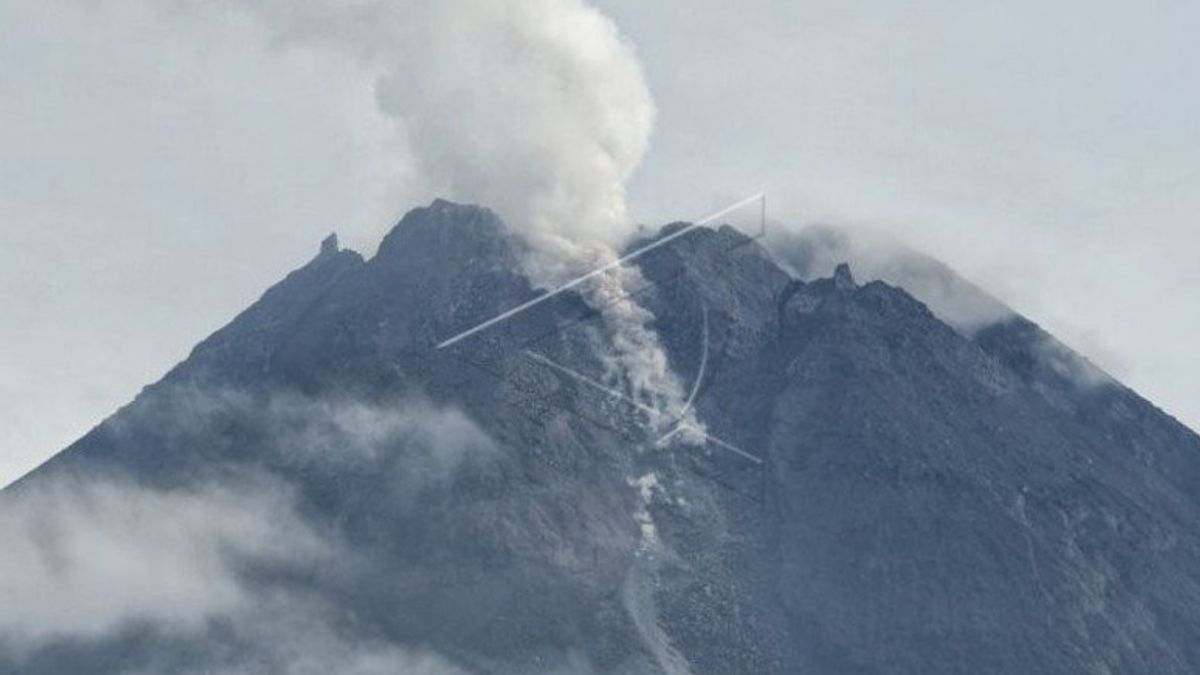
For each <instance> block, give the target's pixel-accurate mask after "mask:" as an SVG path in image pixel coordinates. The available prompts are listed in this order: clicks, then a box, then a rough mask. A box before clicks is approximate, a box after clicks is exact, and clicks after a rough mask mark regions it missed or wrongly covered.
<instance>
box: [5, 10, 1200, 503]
mask: <svg viewBox="0 0 1200 675" xmlns="http://www.w3.org/2000/svg"><path fill="white" fill-rule="evenodd" d="M197 4H198V3H189V2H183V1H179V2H174V3H170V4H169V5H167V7H168V9H166V10H164V9H163V6H162V3H148V2H137V1H135V0H113V1H111V2H104V3H94V2H86V1H84V0H50V1H48V2H44V3H28V2H20V1H19V0H0V102H2V103H0V148H3V152H2V153H0V346H2V347H3V349H0V484H3V483H6V482H8V481H9V480H11V479H13V478H15V477H17V476H18V475H20V474H21V473H24V472H25V471H26V470H28V469H29V468H31V467H32V466H33V465H35V464H36V463H38V462H39V461H41V460H42V459H44V458H46V457H48V456H49V455H50V454H52V453H53V452H55V451H57V450H58V449H61V448H62V447H63V446H65V445H66V444H67V443H69V442H70V441H72V440H74V439H75V438H76V437H78V436H79V435H80V434H81V433H83V432H84V431H86V430H87V429H88V428H89V427H90V426H91V425H93V424H94V423H96V422H98V421H99V420H100V419H101V418H102V417H103V416H105V415H107V414H108V413H110V412H112V411H113V410H114V409H116V408H117V407H118V406H119V405H121V404H123V403H125V402H127V401H128V400H130V399H131V398H132V397H133V396H134V395H135V394H136V392H137V391H138V389H139V387H140V386H141V385H143V384H145V383H147V382H150V381H153V380H155V379H157V378H158V377H159V376H160V375H161V374H162V373H163V372H164V371H165V370H166V369H167V368H169V367H170V366H171V365H172V364H173V363H174V362H176V361H178V360H179V359H181V358H183V357H184V356H185V355H186V353H187V351H188V349H189V348H190V347H191V346H192V345H193V344H194V343H195V342H197V341H198V340H199V339H200V338H201V337H203V336H204V335H206V334H208V333H209V332H211V331H212V330H214V329H215V328H217V327H218V326H220V325H221V324H223V323H224V322H225V321H227V320H228V319H229V318H230V317H232V316H233V314H234V313H236V312H237V311H238V310H240V309H242V308H243V307H245V306H246V305H247V304H249V302H251V301H252V300H253V299H254V298H255V297H257V296H258V294H259V293H261V291H262V290H263V289H264V288H265V287H266V286H267V285H269V284H270V283H272V282H274V281H276V280H278V279H279V278H280V277H282V276H283V274H285V273H286V272H287V271H288V270H290V269H291V268H293V267H295V266H298V265H299V264H301V263H303V262H304V261H305V260H306V259H307V258H309V257H310V256H311V255H313V254H314V253H315V252H316V245H317V242H318V241H319V240H320V239H321V238H322V237H323V236H324V235H325V234H327V233H328V232H329V231H330V230H338V231H339V232H340V233H341V234H342V235H343V239H344V240H346V241H347V242H348V243H349V244H350V245H352V246H354V247H355V248H357V249H359V250H362V251H363V252H364V253H368V254H369V253H371V252H372V251H373V249H374V247H375V245H376V244H377V243H378V238H379V236H380V235H381V234H382V233H383V232H384V231H386V229H387V228H388V227H389V226H390V225H391V224H393V223H394V221H395V220H396V219H397V218H399V216H400V215H401V214H402V213H403V212H404V211H405V210H407V209H408V208H410V207H412V206H416V205H418V204H420V203H425V202H428V201H429V200H430V199H432V198H433V197H434V196H438V195H441V194H445V195H446V196H450V197H455V198H459V199H467V200H478V201H483V202H487V203H489V204H490V205H491V206H493V207H495V208H496V209H498V210H500V211H501V212H502V213H504V215H506V216H507V217H508V218H509V219H510V220H513V221H514V223H515V224H516V225H518V226H521V225H528V226H531V227H559V228H562V229H561V232H562V233H563V234H565V235H567V236H570V237H573V238H580V237H586V238H598V239H601V240H608V241H612V240H617V239H619V238H620V237H622V236H624V235H625V234H627V233H628V232H629V231H630V227H631V226H632V223H633V221H635V220H636V221H640V222H646V223H661V222H665V221H668V220H675V219H680V218H689V217H694V216H698V215H703V214H705V213H706V212H707V211H710V210H712V209H713V208H714V207H718V206H721V205H724V204H725V203H728V202H730V201H733V200H734V199H736V198H739V197H741V196H744V195H745V194H748V193H750V192H754V191H756V190H757V189H759V188H761V187H766V188H768V189H769V191H770V195H771V204H772V218H773V220H776V221H778V222H788V223H793V224H796V225H801V224H809V223H817V222H827V223H831V224H834V225H838V224H849V225H854V226H856V227H858V228H865V229H875V230H881V231H884V232H887V233H888V234H889V235H890V236H892V237H895V238H898V239H901V240H902V241H904V242H906V243H907V244H909V245H910V246H912V247H914V248H916V249H919V250H923V251H925V252H927V253H929V254H931V255H934V256H936V257H938V258H940V259H942V260H944V261H946V262H947V263H949V264H950V265H951V266H953V267H955V268H956V269H958V270H959V271H961V272H963V273H964V274H965V275H966V276H967V277H969V278H970V279H972V280H973V281H975V282H977V283H978V284H979V285H980V286H982V287H984V288H985V289H986V290H988V291H990V292H991V293H992V294H994V295H996V296H997V297H998V298H999V299H1000V300H1002V301H1004V302H1005V303H1007V304H1010V305H1012V306H1013V307H1014V308H1015V309H1017V310H1018V311H1021V312H1023V313H1025V314H1027V315H1028V316H1030V317H1031V318H1032V319H1034V320H1036V321H1038V322H1039V323H1042V324H1043V325H1044V326H1045V327H1046V328H1047V329H1049V330H1050V331H1051V332H1054V333H1055V334H1057V335H1058V336H1059V337H1061V338H1063V339H1064V340H1065V341H1066V342H1067V343H1069V344H1070V345H1071V346H1073V347H1076V348H1078V349H1079V350H1080V351H1082V352H1083V353H1085V354H1087V355H1088V356H1089V357H1090V358H1092V359H1093V360H1094V361H1096V362H1097V363H1098V364H1099V365H1101V366H1103V367H1105V368H1106V369H1108V370H1110V371H1111V372H1112V373H1113V374H1114V375H1116V376H1117V377H1119V378H1120V379H1122V380H1123V381H1125V382H1127V383H1128V384H1130V385H1131V386H1133V387H1134V388H1135V389H1137V390H1139V391H1140V392H1141V393H1142V394H1144V395H1146V396H1147V397H1148V398H1150V399H1151V400H1153V401H1155V402H1156V403H1158V404H1160V405H1162V406H1164V407H1165V408H1166V409H1167V410H1168V411H1169V412H1171V413H1172V414H1175V415H1176V416H1178V417H1180V418H1181V419H1183V420H1184V421H1185V422H1188V423H1190V424H1191V425H1192V426H1193V427H1197V426H1200V377H1197V376H1198V375H1200V355H1198V354H1197V353H1196V352H1195V350H1194V349H1193V346H1192V343H1193V342H1194V341H1195V335H1196V334H1197V333H1200V305H1197V303H1196V302H1195V300H1194V296H1195V289H1196V288H1198V287H1200V268H1198V267H1197V266H1196V265H1195V261H1194V258H1195V256H1196V253H1197V251H1198V250H1200V234H1198V231H1197V229H1196V227H1195V223H1194V218H1195V215H1194V214H1196V213H1200V188H1198V187H1197V181H1200V171H1198V169H1200V122H1197V120H1200V95H1198V94H1197V93H1196V89H1195V87H1194V86H1193V85H1192V84H1191V80H1192V79H1193V78H1194V73H1193V72H1192V71H1193V65H1194V64H1195V63H1197V62H1200V44H1197V43H1196V41H1195V40H1194V38H1193V36H1192V35H1191V30H1190V28H1191V27H1192V26H1195V25H1197V24H1198V23H1200V6H1197V5H1196V4H1195V3H1189V2H1169V1H1164V2H1151V3H1139V4H1130V3H1116V2H1099V3H1095V2H1086V3H1085V2H1082V1H1081V0H1067V1H1065V2H1059V3H1053V4H1052V5H1046V4H1045V3H1035V2H1032V1H1029V0H1018V1H1017V2H1015V3H1006V4H1004V5H974V6H972V5H970V4H963V3H951V2H946V1H945V0H938V1H932V0H926V1H921V2H916V3H903V4H899V5H898V4H896V3H888V2H882V1H881V0H875V1H866V0H850V1H849V2H824V1H822V2H803V3H786V2H775V1H772V2H753V3H749V4H747V3H740V4H737V5H729V4H728V3H718V2H714V1H710V0H698V1H697V2H693V3H689V4H688V6H687V9H686V11H684V10H683V9H681V7H680V6H679V5H664V4H663V3H657V4H656V3H645V2H636V1H634V0H598V1H597V2H596V5H597V6H598V8H599V10H600V11H602V12H604V14H601V13H599V12H598V11H596V10H595V9H593V8H592V7H591V6H589V5H587V4H585V3H582V2H578V1H572V0H561V1H559V0H529V1H523V2H516V3H508V4H506V5H499V4H498V3H491V2H483V1H482V0H477V1H455V2H450V3H431V2H417V3H411V7H412V8H414V9H412V10H411V13H409V14H407V15H406V16H407V17H410V18H411V17H417V18H418V20H417V21H416V22H415V23H409V22H405V21H402V20H401V19H402V18H403V17H398V15H397V12H398V11H399V10H395V9H389V10H387V11H385V10H384V9H382V8H384V7H389V8H390V7H393V5H390V4H389V5H385V3H380V2H374V1H372V0H356V1H355V2H352V3H348V4H347V3H343V4H341V5H338V7H341V8H343V9H340V10H338V11H336V12H332V13H331V12H330V11H329V10H327V9H325V8H327V7H331V6H334V5H332V4H327V3H323V2H316V1H314V0H306V1H304V2H299V3H284V2H274V1H271V0H255V1H254V2H248V3H232V2H229V3H224V2H222V3H205V4H204V5H203V6H204V7H205V9H204V10H202V11H194V6H195V5H197ZM235 6H236V7H237V9H231V8H233V7H235ZM404 6H405V7H409V5H404ZM501 6H503V7H505V8H507V9H505V10H500V9H497V7H501ZM243 10H249V11H243ZM405 11H408V10H405ZM605 15H607V17H609V18H611V19H613V20H615V22H616V23H615V24H613V23H610V21H609V18H606V16H605ZM372 17H374V18H372ZM549 18H553V19H554V20H553V21H549V20H548V19H549ZM397 21H398V22H400V23H401V24H403V25H404V26H405V30H410V31H415V32H412V34H411V37H412V38H413V40H412V41H411V42H406V43H404V44H395V43H393V42H390V41H389V39H388V37H387V35H390V34H388V33H381V32H380V31H383V30H384V29H388V28H394V27H395V26H391V25H389V23H388V22H397ZM498 25H501V26H507V30H506V31H505V32H503V34H502V35H503V39H502V41H503V40H507V42H505V43H504V44H506V45H507V46H508V48H510V49H511V50H512V51H511V55H512V60H511V61H506V62H496V63H491V64H489V66H488V68H487V69H486V71H484V72H473V71H471V70H470V68H471V67H472V66H471V64H472V63H478V54H475V55H474V58H475V60H474V61H472V52H471V50H472V49H474V48H476V47H478V48H479V49H483V48H484V47H486V46H487V45H484V44H481V43H479V41H478V40H477V39H475V38H478V37H480V31H483V32H484V33H486V32H487V28H489V27H494V26H498ZM616 26H619V27H620V32H618V30H617V28H616ZM473 36H474V37H473ZM488 36H489V37H496V35H495V34H490V33H489V34H488ZM264 37H265V38H266V39H264ZM498 39H499V38H498ZM331 45H332V48H330V46H331ZM346 45H352V46H355V47H357V49H347V48H345V46H346ZM382 56H387V57H388V58H389V59H391V60H388V61H383V60H381V57H382ZM454 56H462V57H464V59H463V60H456V59H455V58H453V57H454ZM425 57H428V60H427V61H424V62H423V61H422V59H423V58H425ZM387 63H391V64H395V63H402V64H405V66H407V69H406V70H392V71H389V70H388V68H389V67H391V68H395V66H394V65H393V66H387V65H386V64H387ZM422 63H424V64H426V67H427V68H428V69H423V68H422V66H421V65H414V64H422ZM364 64H367V65H366V67H364ZM381 64H384V65H381ZM549 64H558V66H556V67H551V66H550V65H549ZM434 66H436V67H434ZM464 69H465V70H464ZM643 74H644V78H645V80H643ZM448 78H449V79H448ZM464 78H465V79H464ZM472 78H474V79H472ZM464 81H473V82H475V83H477V85H478V86H477V87H472V88H468V89H463V88H462V87H461V86H460V84H458V83H461V82H464ZM646 81H648V83H649V84H648V86H647V85H646ZM448 83H451V84H453V86H447V85H448ZM584 83H586V84H587V86H582V85H583V84H584ZM418 92H419V94H420V95H418ZM650 92H653V98H654V101H651V98H650ZM463 106H465V108H466V110H465V112H464V110H463V109H462V107H463ZM656 109H657V124H655V123H654V120H655V119H656ZM450 113H460V114H461V116H456V115H455V114H450ZM397 119H403V120H405V123H404V125H401V127H404V128H399V127H398V126H397ZM405 125H407V126H405ZM652 126H653V128H654V135H653V138H651V136H650V134H651V128H652ZM408 131H415V132H416V134H415V136H413V135H408V134H407V133H406V132H408ZM472 134H473V135H472ZM573 141H578V144H573ZM506 142H511V143H512V144H510V145H507V146H505V148H499V147H498V145H497V144H503V143H506ZM514 147H515V148H517V150H516V151H514V150H513V148H514ZM522 152H524V153H526V154H525V155H524V156H525V157H526V161H521V162H516V163H514V162H513V161H512V158H513V157H514V156H517V157H519V156H521V153H522ZM643 154H645V159H646V161H645V163H644V164H642V165H641V168H640V169H638V170H637V172H636V173H634V171H635V169H636V168H637V167H638V165H639V162H640V161H641V159H642V157H643ZM474 158H477V159H478V160H479V161H478V163H472V161H471V160H472V159H474ZM631 174H632V176H633V181H632V183H630V184H629V192H628V195H629V200H628V204H627V203H626V192H625V179H626V178H627V177H629V176H630V175H631ZM547 176H553V177H555V180H551V181H549V182H548V181H547ZM556 181H557V182H556ZM626 210H628V212H629V213H630V214H631V216H629V217H627V216H626V213H625V212H626ZM567 214H574V215H573V216H571V215H567ZM597 233H598V234H597Z"/></svg>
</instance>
